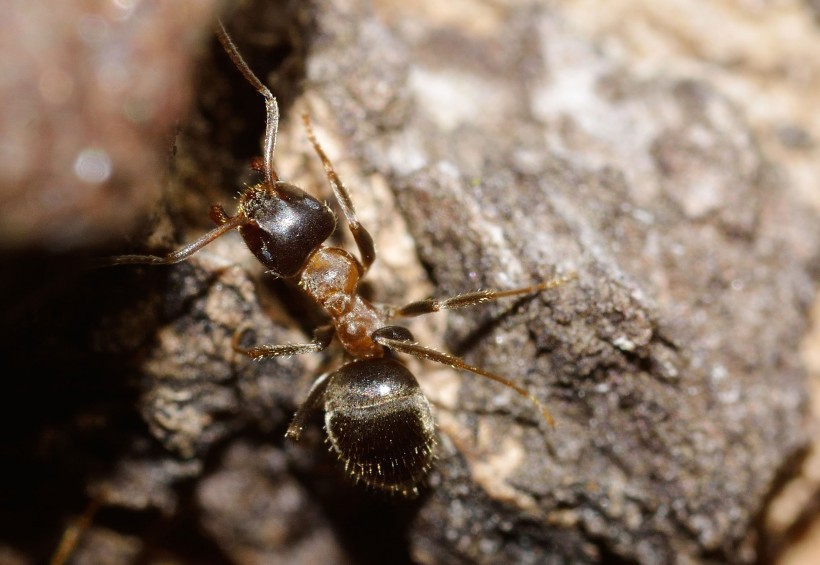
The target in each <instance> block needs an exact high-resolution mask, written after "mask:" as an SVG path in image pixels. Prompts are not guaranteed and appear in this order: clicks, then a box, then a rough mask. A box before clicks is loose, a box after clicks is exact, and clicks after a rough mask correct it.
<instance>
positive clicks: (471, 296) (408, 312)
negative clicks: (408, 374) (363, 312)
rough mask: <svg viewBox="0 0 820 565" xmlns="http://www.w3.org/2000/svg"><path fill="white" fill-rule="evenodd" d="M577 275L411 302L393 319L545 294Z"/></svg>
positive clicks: (396, 310)
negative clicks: (509, 298)
mask: <svg viewBox="0 0 820 565" xmlns="http://www.w3.org/2000/svg"><path fill="white" fill-rule="evenodd" d="M577 276H578V275H577V274H576V273H570V274H569V275H566V276H564V277H558V278H555V279H552V280H549V281H546V282H542V283H540V284H536V285H532V286H527V287H524V288H514V289H511V290H477V291H475V292H466V293H464V294H459V295H456V296H453V297H451V298H445V299H442V300H439V299H436V298H428V299H426V300H419V301H418V302H411V303H410V304H407V305H406V306H402V307H401V308H397V309H395V310H393V311H392V312H391V318H399V317H412V316H421V315H423V314H430V313H432V312H438V311H439V310H453V309H455V308H465V307H467V306H475V305H477V304H484V303H485V302H490V301H492V300H498V299H499V298H507V297H509V296H522V295H526V294H534V293H536V292H543V291H545V290H549V289H552V288H556V287H558V286H561V285H562V284H564V283H567V282H569V281H571V280H573V279H575V278H577Z"/></svg>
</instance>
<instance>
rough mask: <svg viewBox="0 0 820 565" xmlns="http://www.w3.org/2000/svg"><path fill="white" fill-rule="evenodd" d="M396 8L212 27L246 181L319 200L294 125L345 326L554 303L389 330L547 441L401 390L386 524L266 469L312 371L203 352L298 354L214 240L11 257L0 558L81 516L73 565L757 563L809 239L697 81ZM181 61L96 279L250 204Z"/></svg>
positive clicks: (210, 72) (337, 492)
mask: <svg viewBox="0 0 820 565" xmlns="http://www.w3.org/2000/svg"><path fill="white" fill-rule="evenodd" d="M399 4H400V3H392V2H376V3H374V4H370V3H367V2H359V1H355V0H351V1H348V2H341V1H331V0H326V1H325V0H321V1H316V2H312V3H306V2H291V3H288V2H261V1H260V2H251V3H248V4H247V5H245V4H243V5H242V7H241V8H238V9H236V10H235V11H233V12H229V13H227V14H225V18H226V25H227V27H228V29H229V30H230V31H231V33H232V35H233V36H234V38H235V39H236V41H237V43H238V44H239V47H240V50H241V51H242V53H243V55H245V56H246V58H247V59H248V62H249V64H250V66H251V67H252V68H253V69H254V70H255V71H256V72H257V73H258V74H259V75H260V76H261V77H262V78H263V80H264V81H265V82H266V83H268V84H269V85H270V86H271V89H272V90H273V91H274V93H275V94H276V95H277V96H278V97H279V99H280V103H281V109H282V113H283V122H282V125H281V129H280V135H279V145H278V148H277V154H276V164H277V170H278V172H279V175H280V177H282V178H285V179H288V180H290V181H291V182H294V183H295V184H297V185H299V186H303V187H305V188H306V189H307V190H309V191H310V192H312V193H313V194H317V195H321V196H323V197H325V198H329V195H330V191H329V189H328V188H327V184H326V181H325V180H324V176H323V173H322V170H321V166H320V165H319V163H318V160H317V159H316V157H315V155H313V154H312V153H311V151H310V148H309V145H308V144H307V143H306V140H305V135H304V131H303V130H302V128H301V124H300V120H299V119H298V116H299V114H300V113H302V112H309V113H310V115H311V117H312V119H313V122H314V125H315V127H316V129H317V134H318V136H319V138H320V140H321V141H322V143H323V145H324V147H325V149H326V150H327V152H328V153H329V154H330V156H331V158H332V159H333V161H334V163H335V165H336V166H337V170H338V172H339V174H340V176H341V178H342V179H343V180H344V181H345V183H346V185H347V186H348V187H349V188H350V190H351V193H352V197H353V199H354V202H355V204H356V206H357V210H358V212H359V216H360V220H361V221H362V223H363V224H364V225H365V226H366V227H367V228H368V229H369V230H371V232H372V233H373V234H374V236H375V240H376V245H377V250H378V252H379V256H378V259H377V264H376V266H375V267H374V269H373V271H372V272H371V273H369V274H368V281H369V285H368V288H367V289H365V290H366V291H367V292H368V293H369V294H370V296H372V297H373V298H374V299H375V300H377V301H381V302H387V303H393V304H402V303H406V302H409V301H411V300H416V299H420V298H423V297H425V296H426V295H428V294H434V295H436V296H442V297H443V296H450V295H453V294H456V293H459V292H465V291H469V290H474V289H476V288H498V289H507V288H514V287H518V286H523V285H528V284H533V283H536V282H539V281H542V280H546V279H549V278H551V277H553V276H555V275H557V274H566V273H569V272H575V273H577V275H578V276H577V280H575V281H572V282H569V283H567V284H565V285H563V286H561V287H560V288H558V289H555V290H553V291H550V292H547V293H544V294H543V295H539V296H535V297H531V298H526V299H521V300H513V301H509V300H508V301H499V302H497V303H492V304H489V305H485V306H481V307H476V308H471V309H465V310H460V311H454V312H451V313H449V314H448V315H447V316H445V315H443V314H435V315H431V316H427V317H424V318H420V319H417V320H414V321H413V322H412V324H411V329H412V330H413V332H414V334H415V335H416V337H417V338H418V339H419V341H420V342H422V343H424V344H426V345H430V346H433V347H436V348H439V349H446V350H448V351H450V352H453V353H456V354H458V355H461V356H463V357H464V358H465V359H467V361H468V362H469V363H471V364H473V365H478V366H481V367H484V368H486V369H489V370H492V371H495V372H497V373H500V374H503V375H505V376H506V377H508V378H510V379H511V380H512V381H514V382H516V383H518V384H520V385H521V386H524V387H525V388H526V389H527V390H529V391H531V392H532V394H534V395H535V396H536V397H537V398H539V399H540V400H541V401H543V402H544V403H545V404H546V405H547V406H548V407H549V410H550V411H551V413H552V414H553V416H554V418H555V420H556V422H557V425H556V427H555V428H554V429H549V428H548V427H547V426H546V425H545V424H544V422H542V421H541V419H540V417H539V415H538V413H537V411H535V410H534V409H533V406H532V404H531V403H529V402H528V401H527V400H526V399H524V398H522V397H520V396H519V395H517V394H516V393H515V392H514V391H512V390H510V389H507V388H504V387H503V386H501V385H499V384H498V383H494V382H491V381H489V380H485V379H481V378H479V377H476V376H473V375H465V374H459V373H455V372H453V371H450V370H449V369H446V368H442V367H436V366H431V365H429V364H422V363H420V362H412V361H411V363H410V364H411V367H412V369H413V370H414V372H415V373H416V374H417V376H418V377H419V380H420V382H421V384H422V387H423V388H424V389H425V391H426V392H427V394H428V396H429V398H430V399H431V401H433V403H434V413H435V417H436V420H437V424H438V432H439V436H440V445H439V452H438V459H437V462H436V467H435V469H434V471H433V473H432V474H431V476H430V479H429V481H428V483H427V484H426V485H424V486H423V488H422V495H421V496H420V497H419V498H417V499H414V500H403V499H398V498H393V499H385V498H384V497H382V496H379V495H378V494H375V493H371V492H368V491H366V490H364V489H362V488H361V487H359V486H356V485H352V484H350V483H349V482H348V481H347V479H346V477H345V476H344V474H343V472H342V471H341V470H340V469H339V468H338V466H337V465H336V462H335V461H334V460H333V458H332V457H331V456H330V455H329V454H327V452H326V447H325V446H324V445H323V443H322V441H323V433H322V430H321V422H320V420H319V419H318V417H317V421H316V424H315V425H314V426H312V428H311V429H309V430H308V431H307V437H306V438H304V440H303V441H302V442H301V443H300V444H298V445H294V444H291V443H287V442H285V441H284V439H283V433H284V430H285V428H286V426H287V423H288V420H289V418H290V416H291V414H292V412H293V410H294V409H295V407H296V406H297V405H298V402H299V400H300V399H302V398H303V397H304V395H305V394H306V391H307V389H308V388H309V386H310V383H311V381H312V378H313V375H315V374H316V373H317V372H318V371H320V370H322V368H324V367H327V366H330V367H332V366H334V365H333V364H334V363H336V364H337V363H339V362H340V360H339V356H338V353H339V352H338V351H331V352H330V353H329V354H328V355H327V356H319V355H316V356H305V357H298V358H288V359H279V360H275V361H265V362H263V363H251V362H249V361H247V360H246V359H243V358H241V357H240V356H238V355H236V354H235V353H234V352H233V350H232V348H231V340H232V338H233V336H234V334H235V332H236V330H237V328H241V327H249V328H252V329H253V332H252V334H251V335H249V336H248V339H249V340H253V341H255V342H257V343H286V342H304V341H306V340H307V339H308V336H309V335H310V332H311V331H312V329H313V328H314V327H315V326H316V325H319V324H320V323H321V321H322V317H321V314H320V313H318V312H316V309H315V308H314V307H313V306H312V305H311V304H309V303H307V302H306V301H305V300H304V298H303V297H302V296H301V295H300V294H299V292H298V290H296V289H294V288H291V287H289V286H288V285H287V284H285V283H283V282H281V281H271V280H270V277H269V276H267V275H265V274H264V273H262V272H261V268H260V267H259V266H258V265H257V264H256V263H255V262H254V260H253V259H252V256H251V255H250V254H249V253H248V252H247V250H246V249H244V247H243V245H242V244H241V242H240V240H239V238H238V237H235V236H233V235H232V236H226V237H225V238H222V239H221V240H219V241H217V242H215V243H214V244H212V245H211V246H209V247H208V248H207V249H206V250H204V251H202V252H200V253H199V254H197V255H196V256H195V257H194V258H192V259H191V260H190V261H187V262H185V263H183V264H180V265H177V266H173V267H159V268H154V267H118V268H115V269H103V270H92V271H84V270H81V269H77V268H76V266H77V265H78V264H79V263H81V262H82V260H83V259H84V258H82V257H76V256H71V257H67V256H63V255H61V256H57V257H43V256H41V255H36V256H35V255H32V254H31V253H25V252H24V251H23V250H22V249H20V251H19V253H18V254H17V255H16V256H14V257H11V256H10V257H8V258H7V264H8V265H9V266H10V268H12V269H14V272H15V273H19V275H20V276H19V277H18V281H19V282H18V283H16V284H11V283H7V284H6V286H7V287H8V289H7V292H6V293H4V300H5V301H6V302H5V306H6V307H5V308H4V311H5V312H6V316H7V323H5V324H4V328H3V329H4V343H6V344H7V345H8V348H9V352H10V355H9V360H8V363H9V368H10V371H8V372H7V374H10V375H14V376H15V378H14V380H13V381H11V382H10V383H9V388H8V390H7V392H6V393H5V394H4V399H5V403H4V406H3V408H4V410H3V411H2V413H3V421H2V432H0V433H2V434H3V436H4V437H3V439H4V441H3V445H4V446H5V447H4V448H3V449H4V456H3V458H4V460H5V463H6V476H7V479H4V480H5V481H7V482H6V483H5V484H4V486H3V489H2V498H3V500H4V502H7V503H4V504H3V505H2V507H3V510H0V523H2V528H0V529H1V530H3V532H5V533H4V534H2V535H0V557H3V558H4V557H5V556H8V560H9V561H10V562H13V563H14V562H17V563H34V562H39V561H41V560H42V559H43V558H44V557H45V556H46V555H47V554H48V552H50V551H52V550H53V549H54V548H55V547H56V546H57V542H58V539H59V537H60V535H61V532H63V530H64V528H65V527H66V526H67V525H68V524H69V523H70V519H71V518H72V516H74V517H76V516H77V515H79V514H81V513H82V512H83V510H84V508H86V507H87V505H88V501H89V500H91V501H95V503H98V504H99V505H100V510H99V511H98V512H97V513H96V514H95V515H94V516H93V519H92V525H91V526H90V527H89V528H87V529H86V530H85V531H84V533H83V535H82V536H81V538H80V542H79V544H78V545H77V547H76V548H75V549H74V551H73V553H72V559H73V562H76V563H99V562H106V563H131V562H139V561H140V560H142V561H141V562H154V561H156V560H159V559H166V560H169V561H170V562H181V563H182V562H196V563H203V562H205V563H241V564H245V563H268V562H288V563H316V562H334V563H338V562H352V563H360V562H386V561H389V562H399V563H401V562H419V563H460V562H463V563H599V562H637V563H672V562H682V563H686V562H702V563H726V562H738V563H750V562H754V561H755V560H765V559H767V558H768V557H770V556H768V555H767V554H766V553H765V544H763V543H762V542H761V539H760V536H761V535H762V532H761V522H762V520H761V516H762V515H763V513H764V512H765V510H766V507H767V505H768V504H769V502H770V500H771V499H772V497H773V496H775V495H776V493H777V492H778V489H779V488H780V485H781V484H782V482H783V480H784V479H785V478H787V477H788V476H790V475H791V474H793V473H794V472H795V469H796V461H797V460H798V459H799V457H800V454H801V452H802V450H803V449H804V448H805V446H806V444H807V441H808V438H809V434H810V431H811V430H810V428H809V422H808V412H807V400H808V397H807V392H806V386H805V370H804V369H803V367H802V365H801V361H800V358H799V357H798V352H797V346H798V343H799V341H800V340H801V338H802V337H803V335H804V334H805V332H806V325H807V319H808V306H809V304H810V303H811V300H812V298H813V295H814V290H815V289H814V281H813V280H812V278H811V275H810V265H811V261H812V260H814V261H817V257H818V249H819V248H820V247H819V245H820V236H818V233H817V230H816V221H817V216H816V210H812V209H811V208H810V207H807V206H805V205H804V204H803V203H802V202H801V201H800V199H799V195H798V194H797V191H795V190H794V189H793V186H792V184H791V182H790V180H789V176H788V175H787V174H784V166H783V165H782V164H781V163H780V162H779V161H778V160H777V156H776V155H773V154H772V153H771V152H769V151H768V150H767V145H766V143H764V142H762V141H761V140H760V138H759V136H758V133H757V131H756V130H755V129H754V128H753V127H752V126H751V125H750V123H749V121H748V119H747V116H746V114H745V113H744V111H743V107H742V106H741V105H738V104H737V103H736V102H734V101H733V100H732V99H731V98H730V97H728V96H726V95H725V94H724V93H723V92H722V91H721V90H720V89H719V88H717V87H716V86H715V85H714V84H711V83H710V82H709V81H708V80H706V79H704V78H702V77H699V78H698V77H692V76H686V75H682V74H675V73H661V72H654V73H650V74H646V73H644V74H641V73H638V72H637V71H636V70H635V69H634V68H633V67H631V66H630V65H628V64H627V61H625V60H624V59H623V58H622V57H618V56H617V55H616V54H613V52H611V51H608V50H606V49H603V48H602V47H601V45H600V44H599V43H596V42H594V41H593V40H592V39H590V38H589V37H588V36H586V35H584V34H582V33H581V32H580V31H579V30H578V29H577V28H575V27H573V26H572V25H570V24H569V23H568V20H567V18H566V14H565V13H564V12H563V11H562V9H561V7H560V3H557V4H555V5H551V4H550V5H547V4H543V3H529V2H524V3H514V5H507V4H506V3H499V4H492V3H480V4H475V5H473V4H472V3H468V4H469V7H470V8H471V9H473V10H475V12H468V13H470V14H472V16H471V17H464V15H463V13H464V12H452V13H451V12H448V11H447V10H446V9H442V8H440V7H439V8H436V7H433V6H432V5H430V6H428V5H427V4H424V3H422V4H420V5H419V7H417V9H415V10H413V11H409V10H408V8H406V7H404V6H402V5H399ZM463 9H464V10H466V9H467V8H463ZM210 48H211V49H210V51H209V55H208V56H207V57H206V58H204V59H203V60H202V62H201V66H200V74H199V76H198V78H197V81H196V82H195V83H194V84H195V89H196V92H197V95H196V104H195V106H194V107H193V108H192V109H191V111H190V114H189V117H188V119H187V120H186V121H185V125H184V126H183V127H182V128H181V131H180V133H179V135H178V138H177V143H176V151H175V156H174V158H173V160H172V162H173V165H172V170H171V171H169V172H167V173H165V174H166V175H167V176H168V177H169V180H168V183H167V187H166V189H165V196H164V199H163V202H162V204H161V205H159V206H158V211H157V213H156V214H155V216H154V218H153V219H152V221H151V222H150V226H149V228H147V229H146V232H150V234H151V235H150V237H146V238H142V237H140V236H138V235H137V236H132V237H133V240H132V241H131V242H130V244H129V245H128V249H124V248H123V246H122V245H119V246H118V245H117V241H119V242H120V243H121V241H122V238H123V233H122V232H117V233H112V234H111V235H110V238H111V239H110V242H109V243H110V245H111V246H112V247H117V251H121V252H128V251H138V252H143V251H147V250H156V251H161V250H169V249H172V248H175V247H177V246H178V245H179V244H180V243H181V242H184V241H190V240H192V239H193V238H194V237H196V235H198V234H200V233H202V232H203V231H204V230H205V229H207V228H208V218H207V209H208V206H209V205H210V204H212V203H214V202H219V201H221V202H223V203H226V204H227V203H228V199H229V198H231V197H232V196H233V195H235V193H236V191H237V190H239V189H240V188H241V186H242V184H243V183H248V182H251V179H252V173H250V172H249V168H248V162H249V160H250V159H251V158H252V157H254V156H255V155H257V154H258V152H259V150H260V149H259V148H260V144H259V139H260V136H261V132H262V129H263V125H264V112H263V107H264V106H263V103H262V100H261V98H260V97H259V96H258V94H257V93H256V92H254V91H253V90H252V89H251V87H250V86H249V85H248V84H247V83H246V82H245V81H244V80H243V79H242V77H241V75H239V74H238V73H237V72H236V71H235V69H233V68H232V66H231V64H230V62H229V61H228V60H227V58H226V57H225V56H224V54H222V53H221V52H220V50H219V47H218V44H216V42H214V41H212V42H211V44H210ZM127 194H129V192H128V191H124V192H123V198H124V199H127V198H128V196H127ZM123 206H125V207H126V208H129V207H130V208H132V209H133V211H134V214H135V215H136V214H138V212H139V205H138V203H137V202H131V201H129V200H125V201H124V203H123ZM89 213H92V212H91V211H89ZM349 239H350V238H349V237H347V235H346V234H344V233H343V232H342V233H341V234H340V236H339V237H338V242H339V243H342V244H345V245H349V243H350V242H349ZM7 243H8V242H7ZM93 253H95V254H99V253H101V251H99V250H95V251H94V252H93ZM20 257H23V258H22V259H21V258H20ZM55 278H56V279H59V281H58V282H57V283H55V282H53V280H52V279H55ZM44 281H46V282H44ZM41 375H44V376H41ZM18 407H23V410H24V411H25V412H26V415H25V416H22V417H20V416H17V415H16V413H17V410H15V408H18ZM317 416H318V415H317ZM92 504H93V503H92ZM0 560H2V559H0Z"/></svg>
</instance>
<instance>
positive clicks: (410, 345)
mask: <svg viewBox="0 0 820 565" xmlns="http://www.w3.org/2000/svg"><path fill="white" fill-rule="evenodd" d="M402 330H403V331H402ZM390 336H395V337H398V339H396V338H395V337H390ZM406 336H410V332H408V331H407V330H406V329H404V328H398V327H396V326H386V327H385V328H381V329H379V330H377V331H376V332H374V333H373V341H375V342H376V343H378V344H380V345H383V346H384V347H386V348H388V349H392V350H394V351H399V352H401V353H407V354H408V355H412V356H413V357H418V358H419V359H427V360H428V361H435V362H436V363H441V364H442V365H448V366H450V367H452V368H453V369H461V370H464V371H469V372H471V373H474V374H476V375H479V376H482V377H486V378H488V379H490V380H493V381H496V382H498V383H501V384H503V385H504V386H506V387H508V388H511V389H513V390H514V391H515V392H517V393H518V394H520V395H521V396H524V397H526V398H529V399H530V400H531V401H532V403H533V404H535V406H536V408H538V409H539V410H540V411H541V414H543V416H544V420H546V421H547V423H548V424H549V425H550V426H551V427H555V420H554V419H553V417H552V414H550V413H549V410H547V407H546V406H544V405H543V404H541V402H540V401H539V400H538V399H537V398H535V397H534V396H533V395H532V394H530V393H529V392H527V391H526V390H525V389H523V388H521V387H520V386H518V385H517V384H515V383H514V382H512V381H511V380H509V379H506V378H504V377H502V376H501V375H496V374H495V373H492V372H490V371H487V370H485V369H481V368H480V367H473V366H472V365H468V364H467V363H466V362H465V361H464V360H463V359H460V358H458V357H456V356H455V355H450V354H449V353H442V352H440V351H436V350H435V349H430V348H429V347H424V346H422V345H419V344H417V343H415V342H413V341H412V340H411V339H408V338H407V337H406Z"/></svg>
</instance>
